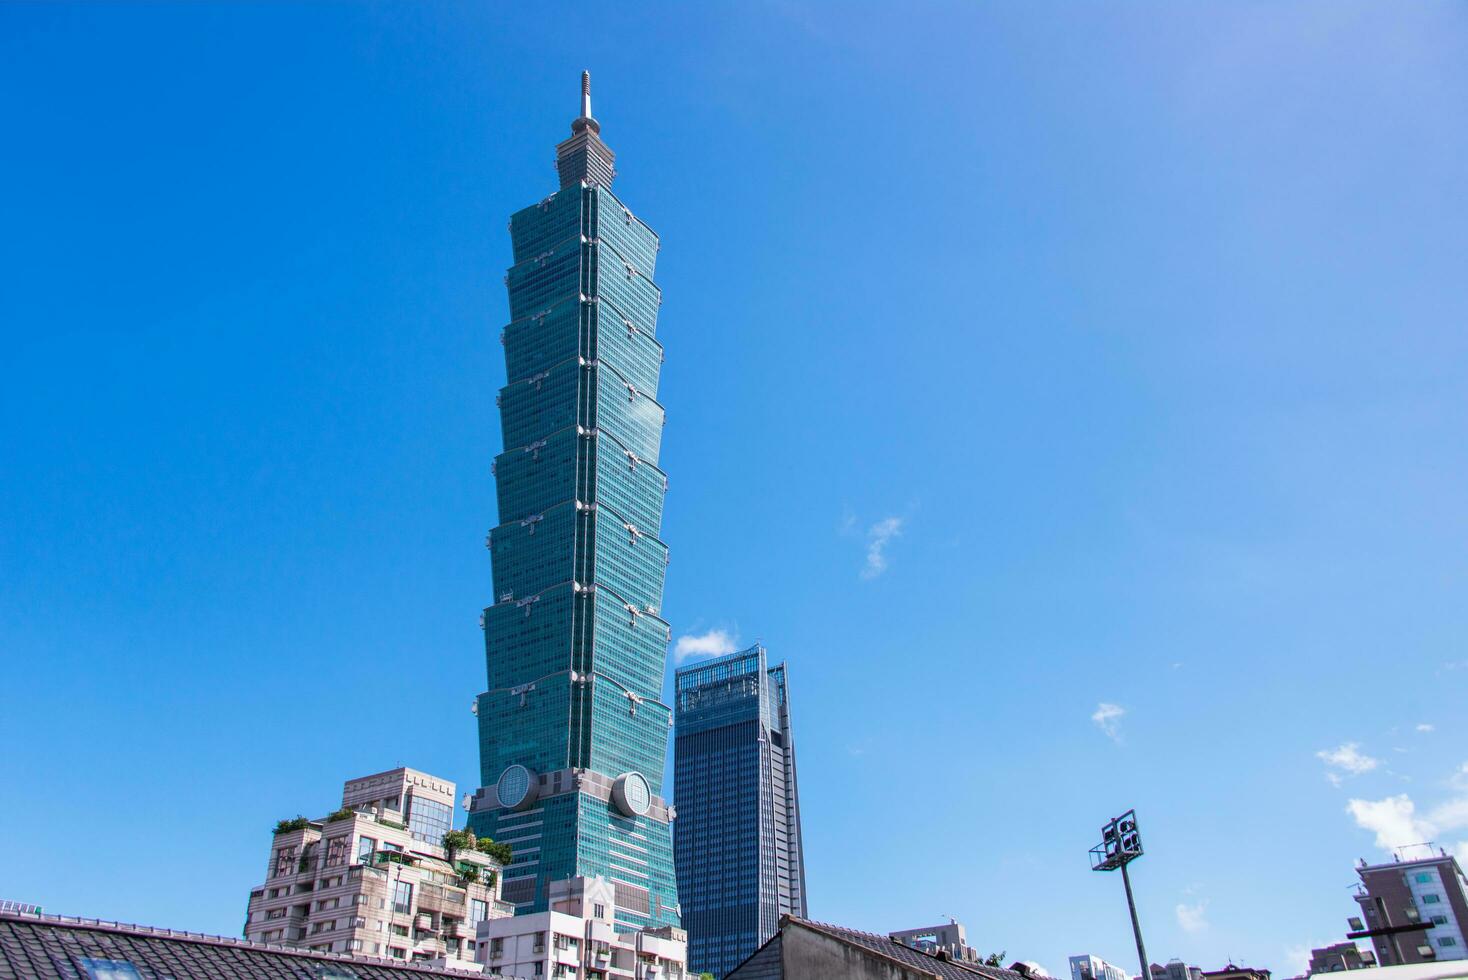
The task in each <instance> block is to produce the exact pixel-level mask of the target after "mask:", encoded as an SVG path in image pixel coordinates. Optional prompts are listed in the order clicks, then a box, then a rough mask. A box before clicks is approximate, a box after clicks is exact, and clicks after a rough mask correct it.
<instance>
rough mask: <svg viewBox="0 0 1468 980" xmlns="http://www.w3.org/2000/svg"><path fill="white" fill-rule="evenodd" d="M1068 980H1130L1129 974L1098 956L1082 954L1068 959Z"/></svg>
mask: <svg viewBox="0 0 1468 980" xmlns="http://www.w3.org/2000/svg"><path fill="white" fill-rule="evenodd" d="M1070 980H1131V974H1130V973H1128V972H1127V971H1126V970H1123V969H1122V968H1121V967H1119V966H1116V965H1114V964H1112V963H1108V962H1106V961H1105V960H1103V959H1102V958H1101V957H1099V956H1093V955H1091V954H1090V953H1082V954H1081V955H1079V956H1072V957H1070Z"/></svg>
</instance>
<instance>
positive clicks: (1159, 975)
mask: <svg viewBox="0 0 1468 980" xmlns="http://www.w3.org/2000/svg"><path fill="white" fill-rule="evenodd" d="M1151 972H1152V980H1203V970H1202V968H1201V967H1196V966H1190V965H1189V964H1187V963H1184V962H1183V961H1182V960H1179V959H1171V960H1168V961H1167V965H1166V966H1162V965H1160V964H1157V963H1153V964H1152V966H1151Z"/></svg>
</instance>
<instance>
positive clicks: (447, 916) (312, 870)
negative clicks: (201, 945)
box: [245, 768, 513, 966]
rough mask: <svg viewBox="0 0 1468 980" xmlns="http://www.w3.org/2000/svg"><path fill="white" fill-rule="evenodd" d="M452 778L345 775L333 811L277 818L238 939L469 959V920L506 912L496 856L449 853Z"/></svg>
mask: <svg viewBox="0 0 1468 980" xmlns="http://www.w3.org/2000/svg"><path fill="white" fill-rule="evenodd" d="M454 791H455V786H454V784H453V783H451V782H449V781H448V780H446V779H440V778H439V777H437V776H432V775H429V774H428V773H424V772H419V771H418V770H416V769H406V768H403V769H393V770H391V771H388V772H382V773H378V774H376V775H373V776H364V777H361V778H359V779H351V780H348V781H347V782H346V784H345V786H344V787H343V789H342V805H341V809H340V810H338V811H336V812H335V813H332V814H330V815H329V816H326V817H323V818H321V819H319V820H306V819H304V818H302V819H298V820H295V821H285V822H283V828H282V830H281V832H279V833H277V834H276V835H275V838H274V840H273V842H272V844H271V850H270V862H269V865H268V866H267V868H266V878H265V882H264V884H262V885H260V886H259V887H258V888H255V889H254V890H253V891H251V892H250V901H249V908H248V911H247V912H246V916H245V938H246V939H249V940H251V941H253V942H259V943H271V944H279V945H284V946H299V947H304V948H306V949H312V950H316V951H318V952H330V953H351V954H361V955H366V956H379V957H383V958H385V959H392V960H400V961H403V962H413V963H440V964H448V965H459V966H468V965H472V961H473V954H474V937H475V930H476V927H477V926H478V924H479V923H480V922H482V921H486V920H488V919H493V918H497V917H504V916H508V915H511V914H512V913H513V909H512V908H511V906H509V905H506V904H505V903H504V902H501V901H500V900H499V889H500V871H501V869H500V864H499V862H497V861H495V860H494V859H493V858H491V857H489V856H488V855H485V854H481V853H479V852H478V851H467V852H466V851H460V852H458V853H456V854H455V855H454V859H453V862H452V863H450V861H449V860H448V858H449V856H448V854H447V853H445V851H444V849H443V846H442V841H443V835H444V834H445V833H446V832H447V831H449V830H450V829H452V819H453V814H454Z"/></svg>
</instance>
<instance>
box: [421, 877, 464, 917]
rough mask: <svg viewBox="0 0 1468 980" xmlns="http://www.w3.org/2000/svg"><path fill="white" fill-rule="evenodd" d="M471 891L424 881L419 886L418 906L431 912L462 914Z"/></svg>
mask: <svg viewBox="0 0 1468 980" xmlns="http://www.w3.org/2000/svg"><path fill="white" fill-rule="evenodd" d="M468 896H469V893H468V892H466V891H465V890H464V889H462V888H448V887H445V886H443V885H434V884H430V883H428V882H424V883H423V884H422V885H420V886H418V907H419V908H420V909H424V910H425V911H429V912H439V913H444V912H447V913H449V914H450V915H456V916H462V915H463V914H464V907H465V905H466V904H467V903H468V900H469V898H468Z"/></svg>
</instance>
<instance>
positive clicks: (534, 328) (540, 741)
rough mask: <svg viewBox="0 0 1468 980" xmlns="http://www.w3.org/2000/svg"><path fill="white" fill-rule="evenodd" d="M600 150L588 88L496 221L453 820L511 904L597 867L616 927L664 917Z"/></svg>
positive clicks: (638, 242)
mask: <svg viewBox="0 0 1468 980" xmlns="http://www.w3.org/2000/svg"><path fill="white" fill-rule="evenodd" d="M612 159H613V155H612V152H611V150H610V149H608V148H607V147H606V145H605V144H604V143H602V142H601V139H600V127H599V126H598V125H597V123H596V121H595V120H594V119H592V118H591V115H590V104H589V94H587V95H585V96H584V100H583V109H582V117H581V118H579V119H577V120H576V122H575V123H573V125H572V136H571V138H570V139H568V140H566V141H565V142H564V143H562V144H561V145H560V147H559V148H558V161H557V162H558V169H559V171H560V177H561V185H562V186H561V189H560V190H559V191H557V192H556V193H554V194H552V195H551V196H549V197H547V198H545V199H544V200H543V201H541V202H539V203H538V204H535V205H532V206H531V207H528V208H525V209H524V210H522V211H520V212H518V213H516V214H515V215H514V216H513V217H512V218H511V219H510V237H511V240H512V242H513V245H514V264H513V265H512V266H511V267H510V270H509V272H508V274H507V275H506V277H505V283H506V286H507V287H508V290H509V300H510V322H509V324H508V325H507V326H506V327H505V329H504V332H503V333H502V335H501V341H502V343H503V345H504V352H505V371H506V378H507V384H506V385H505V386H504V388H503V389H501V391H500V394H499V399H498V401H499V408H500V423H501V427H502V430H503V437H504V451H503V452H502V453H501V454H500V455H499V456H498V457H497V459H496V460H495V483H496V489H497V494H498V505H499V521H500V523H499V525H498V526H497V527H495V528H494V529H493V530H492V531H491V532H490V535H489V542H488V543H489V547H490V550H491V553H492V564H493V569H494V598H495V601H494V603H493V604H492V605H490V606H489V607H488V608H487V609H485V611H484V632H485V649H486V656H487V661H488V675H489V684H488V688H489V689H488V690H487V691H486V692H485V693H483V694H481V695H480V696H479V698H478V701H477V704H476V710H477V713H478V717H479V747H480V768H481V773H482V780H483V788H482V789H480V790H479V792H478V793H477V794H475V798H474V803H473V807H472V811H471V814H470V826H471V827H472V828H473V829H474V830H475V832H476V833H478V834H481V835H487V836H490V837H493V838H494V839H495V840H498V841H501V842H504V843H508V844H510V846H511V847H512V848H513V849H514V861H513V862H512V863H511V864H510V865H509V866H508V867H506V869H505V872H504V895H505V898H506V900H507V901H511V902H513V903H515V905H516V909H517V911H519V912H534V911H541V910H543V909H545V908H546V901H547V888H548V882H549V881H552V880H557V879H563V878H568V877H573V876H582V875H584V876H595V875H603V876H605V877H607V878H608V879H610V880H612V881H613V882H614V883H615V884H616V892H617V908H616V915H617V918H618V919H619V920H621V921H622V922H623V923H625V924H627V925H628V926H633V927H644V926H651V925H678V924H679V908H678V897H677V885H676V881H675V877H674V872H673V855H672V838H671V832H670V823H669V821H670V817H671V811H670V810H669V808H668V807H667V805H666V802H665V800H664V797H663V788H662V785H661V783H662V773H663V763H664V759H665V757H666V754H667V748H668V735H669V727H670V725H671V711H670V709H669V708H668V706H666V705H664V704H662V703H661V701H660V698H661V692H662V687H663V670H664V664H665V660H666V654H667V645H668V640H669V628H668V624H667V623H666V622H665V621H664V620H663V619H662V618H661V617H660V616H659V608H660V606H661V603H662V590H663V575H664V571H665V568H666V565H667V561H668V549H667V546H666V545H664V544H663V542H662V541H661V540H659V538H658V534H659V528H660V525H661V521H662V507H663V495H664V493H665V492H666V491H667V479H666V477H665V476H664V474H663V472H662V470H660V469H659V468H658V450H659V446H660V442H661V438H662V429H663V407H662V405H661V404H660V403H659V402H658V400H657V395H658V376H659V372H660V369H661V365H662V360H663V352H662V346H661V345H660V344H659V343H658V340H657V337H656V328H657V314H658V306H659V305H660V303H661V298H660V295H659V291H658V287H657V286H656V285H655V284H654V283H653V271H654V267H655V264H656V261H657V254H658V238H657V235H656V234H654V233H653V231H652V230H651V229H650V228H648V227H647V225H645V224H644V223H643V222H642V221H640V220H639V219H638V218H636V217H635V216H634V215H633V214H632V212H631V211H630V210H628V209H627V208H626V207H625V206H623V204H622V202H621V201H619V200H618V199H617V198H616V196H614V195H613V194H612V192H611V189H610V187H609V186H608V185H609V184H610V182H611V178H612V174H613V171H612ZM639 778H640V781H639Z"/></svg>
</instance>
